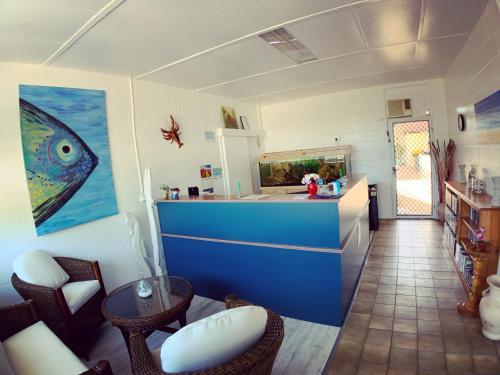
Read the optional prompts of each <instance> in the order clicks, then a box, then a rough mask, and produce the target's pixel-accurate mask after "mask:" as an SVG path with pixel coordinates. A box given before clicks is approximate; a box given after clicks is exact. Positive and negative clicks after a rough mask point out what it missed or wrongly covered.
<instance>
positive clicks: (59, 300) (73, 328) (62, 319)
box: [11, 257, 106, 360]
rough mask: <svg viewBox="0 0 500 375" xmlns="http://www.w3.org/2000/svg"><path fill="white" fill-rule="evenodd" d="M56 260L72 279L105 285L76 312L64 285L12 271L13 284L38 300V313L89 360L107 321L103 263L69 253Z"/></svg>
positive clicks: (28, 297) (20, 291) (23, 293)
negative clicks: (30, 280) (47, 284)
mask: <svg viewBox="0 0 500 375" xmlns="http://www.w3.org/2000/svg"><path fill="white" fill-rule="evenodd" d="M54 260H55V261H56V262H57V263H59V265H60V266H61V267H62V268H63V269H64V271H66V273H67V274H68V275H69V276H70V279H69V281H68V282H76V281H86V280H98V281H99V284H100V286H101V288H100V289H99V291H97V292H96V293H95V294H94V295H93V296H92V297H91V298H90V299H89V300H88V301H87V302H86V303H85V304H84V305H83V306H82V307H80V308H79V309H78V311H76V312H75V313H73V314H72V313H71V311H70V309H69V307H68V304H67V302H66V299H65V298H64V294H63V292H62V288H58V289H52V288H48V287H44V286H40V285H33V284H29V283H26V282H24V281H22V280H21V279H20V278H19V277H18V276H17V275H16V274H15V273H14V274H12V278H11V281H12V285H13V286H14V288H15V289H16V290H17V292H18V293H19V294H20V295H21V296H22V297H23V299H24V300H25V301H27V300H30V299H32V300H33V301H34V302H35V306H36V310H37V313H38V316H39V317H40V319H41V320H43V321H44V322H45V323H46V324H47V325H48V326H49V328H50V329H51V330H52V331H53V332H54V333H55V334H56V335H57V336H58V337H59V338H60V339H61V340H62V341H63V342H64V343H65V344H66V345H67V346H68V347H69V348H70V349H71V350H73V352H74V353H75V354H77V355H78V356H80V357H83V358H85V359H87V360H88V348H89V346H90V344H91V343H92V341H93V339H94V338H95V337H96V336H97V333H98V331H99V327H100V326H101V324H102V323H103V322H104V321H105V319H104V316H103V315H102V312H101V303H102V301H103V299H104V298H105V297H106V290H105V289H104V283H103V280H102V275H101V271H100V269H99V263H98V262H95V261H94V262H93V261H87V260H80V259H74V258H66V257H54Z"/></svg>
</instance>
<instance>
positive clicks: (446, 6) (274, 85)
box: [0, 0, 487, 104]
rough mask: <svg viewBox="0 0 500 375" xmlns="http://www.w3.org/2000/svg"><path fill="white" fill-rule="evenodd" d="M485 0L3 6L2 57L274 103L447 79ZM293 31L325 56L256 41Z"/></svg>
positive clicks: (3, 0)
mask: <svg viewBox="0 0 500 375" xmlns="http://www.w3.org/2000/svg"><path fill="white" fill-rule="evenodd" d="M486 2H487V0H358V1H354V0H147V1H145V0H112V1H110V0H0V60H3V61H16V62H25V63H33V64H45V65H52V66H58V67H64V68H72V69H81V70H89V71H96V72H104V73H111V74H117V75H126V76H131V77H134V78H136V79H143V80H149V81H155V82H160V83H164V84H168V85H173V86H178V87H184V88H189V89H194V90H197V91H201V92H205V93H210V94H216V95H221V96H225V97H231V98H236V99H242V100H255V101H258V102H260V103H263V104H265V103H272V102H277V101H283V100H288V99H292V98H298V97H304V96H311V95H318V94H323V93H326V92H332V91H342V90H349V89H354V88H361V87H367V86H373V85H379V84H389V83H397V82H403V81H410V80H421V79H430V78H437V77H442V76H443V75H444V74H445V73H446V71H447V69H448V68H449V66H450V65H451V63H452V62H453V61H454V59H455V58H456V56H457V54H458V52H459V51H460V49H461V47H462V46H463V44H464V42H465V40H466V38H467V36H468V34H469V33H470V31H471V29H472V27H473V26H474V24H475V22H476V21H477V19H478V18H479V16H480V14H481V12H482V10H483V9H484V7H485V4H486ZM281 26H284V27H286V28H287V29H288V30H289V31H290V32H291V33H292V34H293V35H294V36H295V37H297V39H299V40H300V41H301V42H302V43H303V44H304V45H305V46H306V47H308V48H309V49H310V50H311V51H312V53H313V54H314V55H315V56H316V57H317V58H318V60H315V61H312V62H308V63H304V64H301V65H297V64H296V63H294V62H293V61H292V60H290V59H289V58H288V57H287V56H285V55H283V54H282V53H280V52H279V51H277V50H276V49H274V48H273V47H271V46H269V45H268V44H267V43H265V42H264V41H263V40H261V39H260V38H259V37H258V34H259V33H261V32H263V31H268V30H271V29H273V28H276V27H281Z"/></svg>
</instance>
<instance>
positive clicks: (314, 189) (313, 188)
mask: <svg viewBox="0 0 500 375" xmlns="http://www.w3.org/2000/svg"><path fill="white" fill-rule="evenodd" d="M317 192H318V185H316V182H311V183H310V184H308V185H307V193H308V194H309V195H316V193H317Z"/></svg>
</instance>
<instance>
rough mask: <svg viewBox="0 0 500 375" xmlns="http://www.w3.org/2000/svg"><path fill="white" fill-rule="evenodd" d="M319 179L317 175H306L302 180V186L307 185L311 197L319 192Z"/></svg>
mask: <svg viewBox="0 0 500 375" xmlns="http://www.w3.org/2000/svg"><path fill="white" fill-rule="evenodd" d="M319 178H320V177H319V175H318V174H316V173H308V174H305V175H304V177H303V178H302V184H303V185H307V193H308V194H309V195H316V193H317V192H318V185H317V181H318V179H319Z"/></svg>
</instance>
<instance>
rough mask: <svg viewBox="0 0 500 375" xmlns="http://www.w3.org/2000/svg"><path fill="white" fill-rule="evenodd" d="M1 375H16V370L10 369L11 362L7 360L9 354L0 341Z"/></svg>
mask: <svg viewBox="0 0 500 375" xmlns="http://www.w3.org/2000/svg"><path fill="white" fill-rule="evenodd" d="M0 374H2V375H15V374H14V370H12V368H11V367H10V363H9V360H8V359H7V354H5V350H4V348H3V345H2V342H1V341H0Z"/></svg>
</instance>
